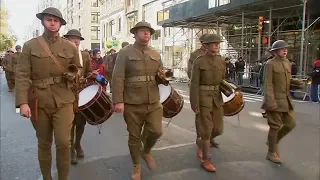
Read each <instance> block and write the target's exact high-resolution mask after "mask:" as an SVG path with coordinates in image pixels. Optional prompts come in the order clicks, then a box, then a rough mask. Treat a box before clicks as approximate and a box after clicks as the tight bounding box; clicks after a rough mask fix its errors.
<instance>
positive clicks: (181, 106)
mask: <svg viewBox="0 0 320 180" xmlns="http://www.w3.org/2000/svg"><path fill="white" fill-rule="evenodd" d="M172 89H173V88H172ZM173 90H174V89H173ZM174 91H175V90H174ZM175 92H176V93H177V95H178V96H179V97H181V102H182V103H181V105H180V107H179V108H178V109H177V111H175V112H174V113H173V114H172V115H168V116H166V115H164V113H162V114H163V117H164V118H173V117H175V116H176V115H178V114H179V113H180V112H181V110H182V108H183V106H184V98H183V96H181V95H180V94H178V92H177V91H175ZM169 97H170V96H169ZM168 99H169V98H168ZM163 112H164V111H163Z"/></svg>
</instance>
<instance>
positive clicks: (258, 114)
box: [249, 111, 262, 117]
mask: <svg viewBox="0 0 320 180" xmlns="http://www.w3.org/2000/svg"><path fill="white" fill-rule="evenodd" d="M249 115H251V116H255V117H262V113H261V112H252V111H251V112H249Z"/></svg>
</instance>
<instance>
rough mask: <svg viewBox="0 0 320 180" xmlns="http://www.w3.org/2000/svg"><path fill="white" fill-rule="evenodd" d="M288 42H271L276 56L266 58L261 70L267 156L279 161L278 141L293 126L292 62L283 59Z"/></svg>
mask: <svg viewBox="0 0 320 180" xmlns="http://www.w3.org/2000/svg"><path fill="white" fill-rule="evenodd" d="M287 47H288V44H287V43H286V42H285V41H283V40H278V41H276V42H274V43H273V44H272V47H271V51H272V52H273V54H274V55H275V57H274V58H273V59H271V60H269V61H268V62H267V64H266V66H265V72H264V101H263V104H262V109H264V110H266V113H267V119H268V124H269V126H270V128H269V133H268V143H267V144H268V146H269V148H268V153H267V159H268V160H270V161H272V162H274V163H280V162H281V161H280V154H279V149H278V144H279V142H280V140H281V139H282V138H283V137H284V136H286V135H287V134H288V133H289V132H290V131H291V130H292V129H293V128H294V127H295V126H296V121H295V117H294V113H293V104H292V101H291V95H290V82H291V80H290V78H291V63H290V61H289V60H288V59H287V58H286V55H287V54H288V49H287Z"/></svg>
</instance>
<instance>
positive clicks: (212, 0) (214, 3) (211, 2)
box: [208, 0, 230, 9]
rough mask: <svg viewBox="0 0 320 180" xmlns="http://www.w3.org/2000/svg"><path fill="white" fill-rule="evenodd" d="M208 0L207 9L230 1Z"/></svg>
mask: <svg viewBox="0 0 320 180" xmlns="http://www.w3.org/2000/svg"><path fill="white" fill-rule="evenodd" d="M208 1H209V3H208V4H209V9H210V8H214V7H218V6H222V5H225V4H229V3H230V0H208Z"/></svg>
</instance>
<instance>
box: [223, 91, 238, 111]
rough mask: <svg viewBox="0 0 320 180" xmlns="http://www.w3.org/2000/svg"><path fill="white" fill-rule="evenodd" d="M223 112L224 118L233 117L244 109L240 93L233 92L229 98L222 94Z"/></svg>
mask: <svg viewBox="0 0 320 180" xmlns="http://www.w3.org/2000/svg"><path fill="white" fill-rule="evenodd" d="M221 94H222V98H223V102H224V104H223V111H224V116H234V115H236V114H238V113H239V112H240V111H242V109H243V107H244V99H243V95H242V93H240V92H236V93H235V92H233V93H232V94H231V95H230V96H229V97H227V96H225V95H224V94H223V93H221Z"/></svg>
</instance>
